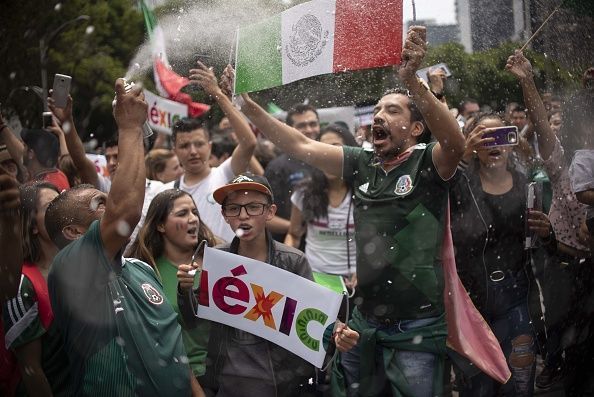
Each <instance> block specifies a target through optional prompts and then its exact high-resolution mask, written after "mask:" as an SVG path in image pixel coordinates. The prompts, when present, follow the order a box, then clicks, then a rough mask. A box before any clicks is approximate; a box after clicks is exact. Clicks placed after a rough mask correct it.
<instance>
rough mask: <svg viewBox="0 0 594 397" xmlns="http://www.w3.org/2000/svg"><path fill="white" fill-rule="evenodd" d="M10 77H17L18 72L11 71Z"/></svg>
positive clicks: (12, 78)
mask: <svg viewBox="0 0 594 397" xmlns="http://www.w3.org/2000/svg"><path fill="white" fill-rule="evenodd" d="M9 77H10V79H11V80H14V78H15V77H16V72H10V75H9Z"/></svg>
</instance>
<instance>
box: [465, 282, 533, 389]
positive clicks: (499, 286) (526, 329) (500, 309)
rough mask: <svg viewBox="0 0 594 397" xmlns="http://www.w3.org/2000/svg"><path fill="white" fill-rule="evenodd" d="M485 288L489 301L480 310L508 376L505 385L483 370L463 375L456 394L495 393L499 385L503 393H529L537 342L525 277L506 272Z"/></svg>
mask: <svg viewBox="0 0 594 397" xmlns="http://www.w3.org/2000/svg"><path fill="white" fill-rule="evenodd" d="M488 288H489V303H488V306H487V307H486V308H485V309H484V310H483V311H482V312H481V314H482V315H483V317H484V318H485V321H487V323H488V324H489V326H490V327H491V330H493V333H494V334H495V336H496V337H497V340H498V341H499V344H500V346H501V350H502V351H503V354H504V355H505V357H506V358H507V363H508V366H509V369H510V371H511V373H512V377H511V379H510V380H509V381H508V382H507V383H506V384H505V385H500V384H499V383H498V382H497V381H495V380H493V379H491V378H490V377H489V376H488V375H485V374H484V373H480V374H478V375H476V376H473V377H472V378H470V379H463V382H462V383H463V390H461V392H460V396H461V397H465V396H468V397H487V396H495V395H498V390H499V389H501V392H502V395H504V396H515V397H526V396H532V394H533V392H534V376H535V371H536V360H535V356H536V352H537V343H536V335H535V332H534V329H533V328H532V324H531V321H530V315H529V312H528V281H527V279H526V277H525V276H524V275H523V274H520V275H519V276H513V275H510V274H508V275H506V278H505V279H504V280H502V281H498V282H494V281H489V284H488Z"/></svg>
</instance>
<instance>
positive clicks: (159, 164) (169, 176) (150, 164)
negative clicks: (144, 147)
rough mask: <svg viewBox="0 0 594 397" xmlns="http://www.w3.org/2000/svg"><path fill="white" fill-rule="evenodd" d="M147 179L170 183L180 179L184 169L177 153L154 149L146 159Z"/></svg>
mask: <svg viewBox="0 0 594 397" xmlns="http://www.w3.org/2000/svg"><path fill="white" fill-rule="evenodd" d="M144 161H145V165H146V177H147V178H148V179H151V180H154V181H160V182H163V183H168V182H171V181H175V180H177V179H179V178H180V177H181V176H182V174H183V173H184V169H183V168H182V166H181V165H180V164H179V160H178V158H177V156H176V155H175V153H173V151H171V150H169V149H153V150H151V151H150V152H148V153H147V155H146V156H145V158H144Z"/></svg>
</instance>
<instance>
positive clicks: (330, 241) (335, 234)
mask: <svg viewBox="0 0 594 397" xmlns="http://www.w3.org/2000/svg"><path fill="white" fill-rule="evenodd" d="M318 140H319V141H320V142H324V143H328V144H330V145H337V146H343V145H346V146H357V142H356V141H355V138H354V137H353V135H352V134H350V133H349V132H348V131H345V130H344V129H343V128H342V127H340V126H338V125H336V124H332V125H329V126H327V127H326V128H324V129H323V130H322V132H321V133H320V135H319V136H318ZM351 189H352V187H351V186H349V185H348V184H347V183H346V182H345V181H344V180H343V179H342V178H339V177H336V176H333V175H327V174H325V173H323V172H322V171H320V170H318V169H313V171H312V173H311V178H308V179H306V180H305V181H304V183H303V184H302V186H301V187H300V189H298V190H296V191H295V192H294V193H293V195H292V196H291V202H292V203H293V207H292V209H291V225H290V227H289V232H288V233H287V237H286V238H285V244H287V245H290V246H293V247H295V248H299V247H300V246H301V244H302V239H303V237H304V236H305V256H306V257H307V260H308V262H309V264H310V266H311V268H312V270H313V271H314V272H320V273H327V274H336V275H340V276H343V277H344V280H345V284H346V285H347V287H348V288H349V289H352V288H353V287H354V286H355V285H356V272H355V262H356V259H355V258H356V248H355V236H354V234H355V224H354V220H353V202H352V190H351Z"/></svg>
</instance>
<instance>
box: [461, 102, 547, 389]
mask: <svg viewBox="0 0 594 397" xmlns="http://www.w3.org/2000/svg"><path fill="white" fill-rule="evenodd" d="M504 125H505V123H504V121H503V120H502V119H501V118H500V117H499V116H497V115H496V114H493V113H491V114H488V113H487V114H479V115H476V116H475V118H474V122H473V124H472V125H471V126H470V127H469V130H470V131H471V132H470V133H469V134H468V137H467V140H466V152H465V155H464V157H463V162H462V163H461V164H464V165H466V164H468V163H470V165H469V166H468V167H467V168H466V169H465V171H464V172H463V173H462V175H461V177H459V178H458V180H457V183H456V184H455V185H454V186H453V187H452V190H451V196H450V197H451V198H450V203H451V210H452V236H453V239H454V246H455V247H456V265H457V269H458V274H459V275H460V279H461V280H462V282H463V283H464V286H465V288H466V289H467V291H468V293H469V295H470V297H471V299H472V301H473V302H474V304H475V306H476V307H477V309H478V310H479V311H480V313H481V314H482V315H483V317H484V319H485V321H486V322H487V324H488V325H489V327H490V328H491V329H492V330H493V332H494V333H495V336H496V337H497V339H498V340H499V343H500V346H501V349H502V351H503V353H504V355H505V356H506V358H507V361H508V364H509V369H510V371H511V373H512V377H511V379H510V381H509V382H507V383H506V384H505V385H499V384H498V383H497V382H496V381H495V380H493V379H491V378H490V377H489V376H488V375H486V374H483V373H481V374H478V375H475V376H473V377H471V378H467V377H466V376H463V375H461V382H460V384H461V386H462V390H461V391H460V395H461V396H473V397H474V396H477V397H481V396H485V397H486V396H495V395H498V393H499V392H500V393H502V394H503V395H513V396H531V395H532V394H533V390H534V376H535V370H536V353H537V352H538V351H539V345H538V343H537V342H538V339H537V332H538V331H541V329H540V327H539V324H540V321H539V320H540V318H541V317H542V313H541V312H540V307H539V294H538V290H537V289H535V288H534V287H531V286H535V285H536V283H535V278H534V274H533V273H532V267H531V257H530V254H529V253H528V251H525V250H524V243H525V237H526V236H525V223H526V222H528V224H529V226H530V230H531V231H533V232H536V233H537V236H538V237H539V238H541V239H542V244H543V245H544V244H545V243H546V244H549V245H551V244H552V249H553V250H554V249H555V247H554V243H555V241H554V239H553V238H551V236H552V230H551V229H550V223H549V221H548V219H547V217H546V215H545V214H544V213H542V212H540V211H537V210H530V211H528V210H527V209H526V200H525V197H526V194H527V193H526V192H527V182H528V180H527V179H526V177H525V176H523V175H522V174H521V173H519V172H517V171H516V170H515V169H514V168H513V167H512V166H511V164H510V160H511V157H510V155H511V151H512V149H511V148H510V147H485V146H484V145H485V143H489V142H492V141H493V140H494V139H493V138H484V137H483V134H484V133H485V132H486V129H488V128H497V127H502V126H504ZM463 168H464V167H463ZM526 214H528V220H526ZM539 244H540V243H539Z"/></svg>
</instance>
